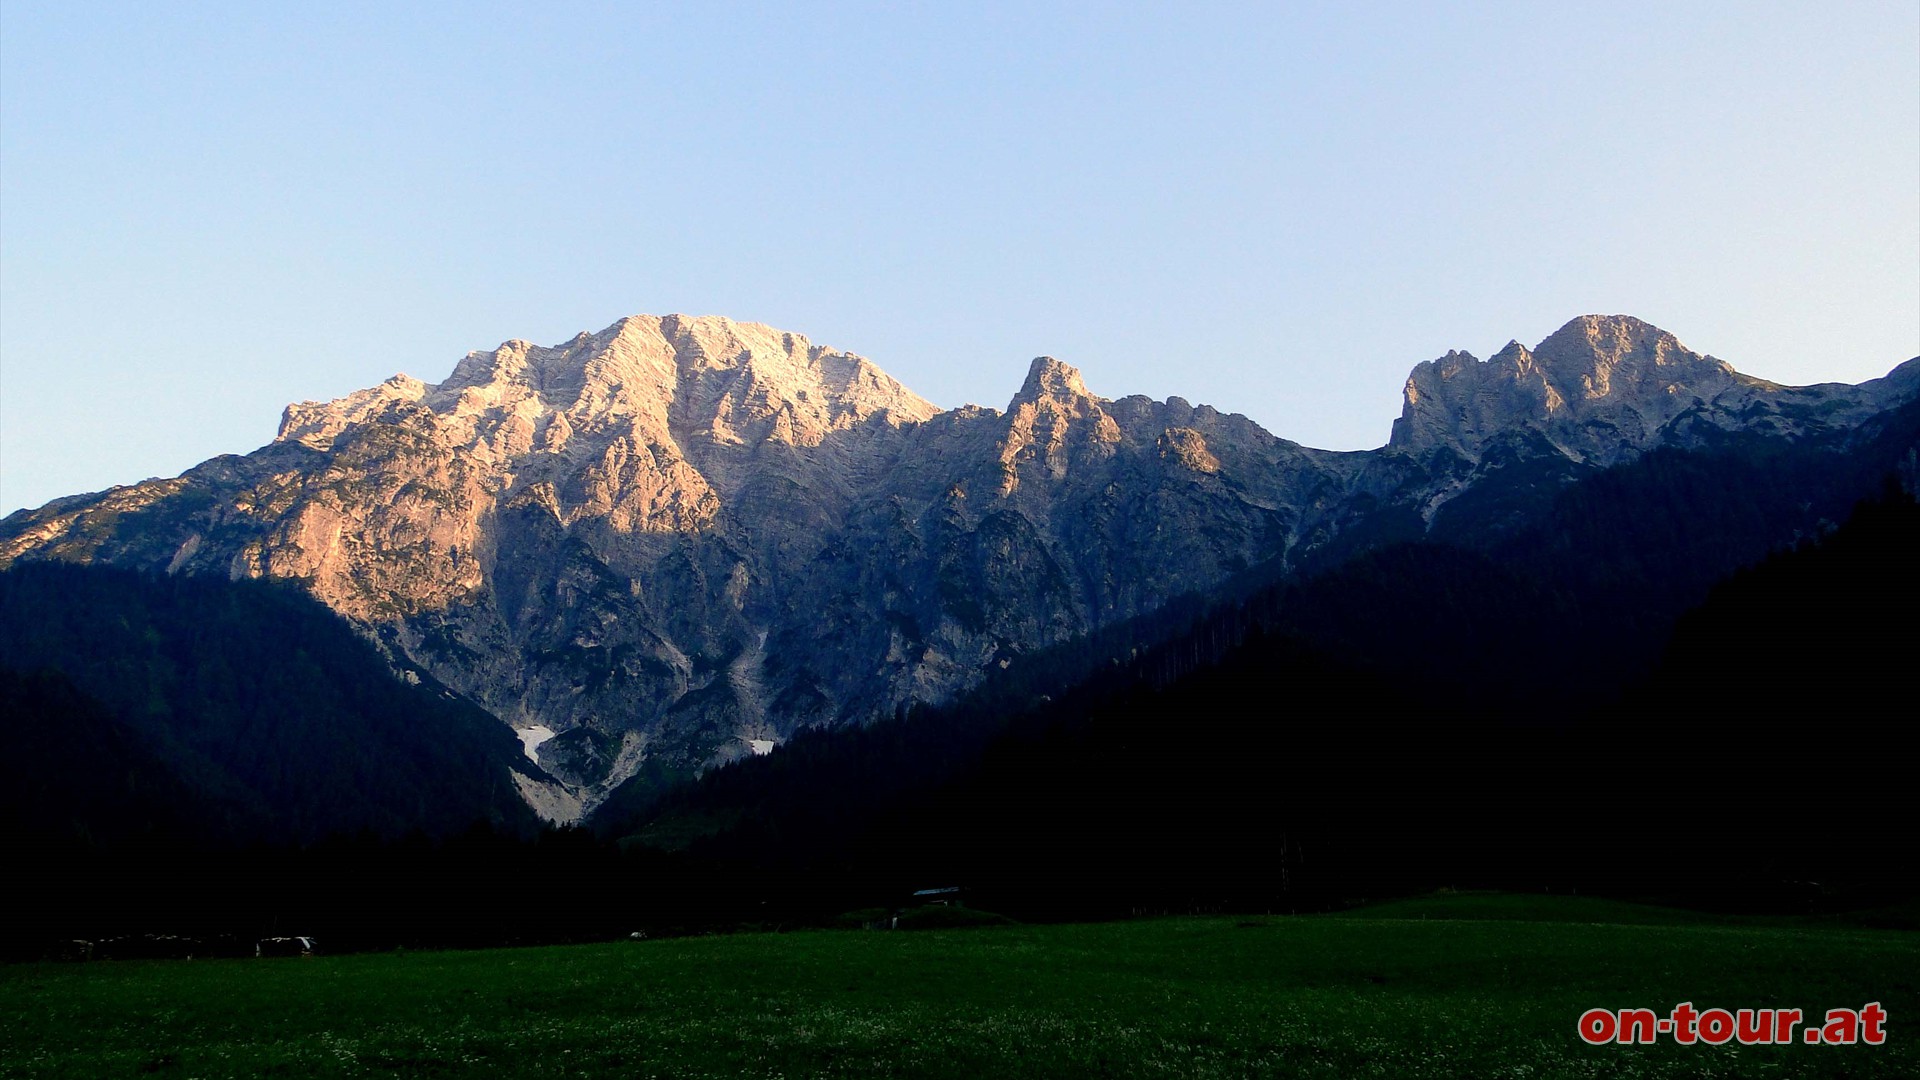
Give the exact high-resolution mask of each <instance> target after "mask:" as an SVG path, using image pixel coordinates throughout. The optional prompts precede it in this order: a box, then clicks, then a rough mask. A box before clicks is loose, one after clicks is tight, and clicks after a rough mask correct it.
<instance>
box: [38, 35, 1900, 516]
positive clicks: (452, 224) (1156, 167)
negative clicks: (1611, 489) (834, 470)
mask: <svg viewBox="0 0 1920 1080" xmlns="http://www.w3.org/2000/svg"><path fill="white" fill-rule="evenodd" d="M676 312H680V313H686V314H716V315H724V316H726V317H728V318H732V319H735V320H738V321H742V322H760V323H766V324H768V325H772V326H776V327H779V328H780V329H783V330H790V331H793V332H795V333H799V334H804V335H806V336H807V337H809V338H810V339H811V340H813V341H814V342H815V343H818V344H823V345H830V346H833V347H835V348H840V349H845V350H847V351H850V352H856V353H859V354H861V355H864V356H867V357H869V358H871V359H872V360H873V361H874V362H876V363H878V364H879V365H880V366H881V367H882V368H884V369H886V370H887V371H888V372H889V373H891V374H892V375H894V376H895V377H896V378H898V379H900V380H901V381H902V382H903V383H905V384H906V385H907V386H908V387H910V388H911V389H913V390H914V391H915V392H917V393H919V394H921V395H922V396H924V397H926V398H928V399H929V400H931V401H933V402H934V403H935V404H937V405H940V406H941V407H943V408H952V407H955V406H958V405H961V404H964V403H969V402H971V403H977V404H981V405H987V406H991V407H995V408H1000V407H1004V406H1005V404H1006V402H1007V400H1008V399H1009V398H1010V397H1011V396H1012V395H1013V394H1014V392H1015V391H1017V390H1018V389H1019V386H1020V383H1021V380H1022V378H1023V376H1024V374H1025V371H1026V365H1027V363H1028V361H1029V360H1030V359H1031V358H1032V357H1034V356H1036V355H1041V354H1047V355H1052V356H1055V357H1058V358H1059V359H1061V360H1063V361H1065V362H1066V363H1069V364H1072V365H1074V366H1076V367H1078V368H1080V369H1081V370H1082V371H1083V372H1084V374H1085V378H1086V382H1087V385H1088V387H1089V389H1090V390H1092V391H1093V392H1094V393H1096V394H1099V395H1101V396H1103V397H1110V398H1118V397H1124V396H1127V395H1129V394H1147V395H1149V396H1152V397H1155V398H1166V397H1168V396H1172V395H1178V396H1180V397H1183V398H1186V399H1188V400H1189V401H1193V402H1195V403H1206V404H1210V405H1213V406H1215V407H1216V408H1219V409H1221V410H1222V411H1227V412H1239V413H1244V414H1246V415H1248V416H1249V417H1251V418H1252V419H1254V420H1255V421H1257V422H1258V423H1260V424H1261V425H1262V426H1264V427H1266V428H1267V429H1268V430H1270V431H1272V432H1273V433H1274V434H1276V435H1280V436H1282V437H1285V438H1288V439H1293V440H1296V441H1299V442H1302V443H1305V444H1307V445H1311V446H1319V447H1324V448H1328V449H1364V448H1368V447H1374V446H1379V445H1381V444H1382V443H1384V442H1385V441H1386V436H1387V431H1388V428H1389V425H1390V424H1391V422H1392V420H1393V418H1394V417H1395V416H1397V415H1398V414H1399V408H1400V403H1399V395H1400V389H1401V386H1402V384H1403V382H1404V381H1405V379H1406V375H1407V372H1408V370H1409V369H1410V368H1411V367H1412V366H1413V365H1414V364H1415V363H1418V362H1419V361H1422V360H1427V359H1432V358H1434V357H1436V356H1439V355H1441V354H1442V353H1444V352H1446V351H1447V350H1449V349H1464V350H1467V351H1470V352H1472V353H1474V354H1475V355H1477V356H1480V357H1483V358H1484V357H1486V356H1488V355H1490V354H1492V353H1493V352H1495V351H1497V350H1498V349H1499V348H1500V347H1501V346H1502V345H1504V344H1505V343H1506V342H1507V341H1508V340H1509V339H1517V340H1519V341H1520V342H1522V343H1523V344H1526V345H1529V346H1531V345H1533V344H1535V343H1537V342H1538V341H1539V340H1540V339H1542V338H1544V337H1545V336H1546V335H1548V334H1549V333H1551V332H1552V331H1553V330H1555V329H1557V328H1558V327H1559V326H1561V325H1562V324H1564V323H1565V322H1567V321H1568V320H1569V319H1572V318H1575V317H1577V316H1580V315H1584V314H1630V315H1635V316H1638V317H1640V318H1643V319H1646V320H1647V321H1649V322H1652V323H1654V324H1656V325H1659V326H1661V327H1662V328H1664V329H1666V330H1669V331H1671V332H1672V333H1674V334H1675V335H1676V336H1678V337H1679V338H1680V340H1681V341H1683V342H1685V343H1686V344H1687V345H1688V346H1689V347H1690V348H1693V349H1696V350H1698V351H1700V352H1703V353H1709V354H1712V355H1714V356H1717V357H1720V358H1721V359H1724V360H1726V361H1728V362H1729V363H1731V364H1733V365H1734V366H1735V367H1736V368H1738V369H1740V370H1741V371H1744V372H1747V373H1749V374H1752V375H1757V376H1760V377H1763V378H1767V379H1771V380H1773V381H1776V382H1781V383H1788V384H1806V383H1813V382H1828V381H1843V382H1859V381H1863V380H1865V379H1870V378H1876V377H1879V376H1881V375H1884V374H1886V373H1887V371H1888V370H1889V369H1891V368H1892V367H1894V366H1895V365H1897V364H1899V363H1901V362H1902V361H1904V360H1906V359H1908V358H1910V357H1913V356H1914V355H1916V354H1917V353H1920V9H1916V7H1915V5H1913V4H1912V3H1910V2H1901V3H1871V2H1867V3H1851V4H1846V5H1827V6H1821V5H1786V4H1765V3H1762V4H1752V3H1742V4H1733V3H1702V4H1694V5H1685V9H1684V10H1674V9H1673V6H1671V5H1660V4H1652V3H1608V4H1589V5H1553V6H1551V7H1550V8H1547V7H1541V6H1538V5H1527V4H1519V3H1511V4H1499V3H1480V4H1467V5H1454V6H1450V7H1448V9H1447V10H1444V11H1438V10H1433V9H1432V8H1431V7H1430V6H1428V5H1416V4H1404V5H1403V4H1387V5H1374V6H1359V7H1356V6H1351V5H1347V6H1334V5H1328V6H1320V5H1308V4H1289V5H1281V6H1275V7H1274V8H1272V9H1271V10H1268V9H1252V8H1250V7H1249V6H1245V5H1222V6H1213V5H1180V6H1179V7H1177V8H1173V7H1169V8H1166V9H1161V10H1159V11H1149V10H1141V9H1124V10H1123V9H1119V8H1112V9H1108V8H1105V7H1101V8H1086V9H1081V8H1074V7H1067V6H1058V5H1038V6H1036V5H1024V4H1023V5H983V6H973V7H969V8H967V9H965V10H949V9H945V8H942V9H936V10H924V11H922V10H896V9H893V8H888V7H878V6H874V7H869V6H865V5H842V4H835V5H821V6H817V5H806V6H798V5H796V6H793V7H785V8H783V7H778V6H772V5H754V6H724V7H723V6H702V7H700V8H698V9H691V8H690V9H686V10H679V9H672V8H666V7H659V8H654V7H643V8H638V9H635V8H631V7H629V6H626V5H618V4H567V3H557V4H554V5H543V6H541V7H540V8H539V9H537V10H534V11H527V10H522V9H520V8H517V7H515V6H509V5H499V6H488V5H482V6H478V7H476V6H472V5H462V6H459V7H455V6H452V5H436V4H422V5H409V6H406V7H405V8H403V9H399V10H393V9H390V8H388V7H382V6H371V5H368V6H358V5H344V6H331V5H329V6H327V7H326V8H325V9H324V10H321V9H314V10H302V9H291V10H282V9H280V8H278V7H277V6H264V7H263V6H259V5H239V4H231V5H218V4H215V5H193V4H189V5H180V6H176V5H166V6H163V7H158V6H153V5H131V4H105V5H101V4H85V3H60V4H53V3H35V2H28V0H10V2H9V3H7V4H6V5H5V6H4V7H0V513H4V512H11V511H13V510H15V509H18V508H21V507H27V506H38V505H40V504H42V503H44V502H46V501H47V500H49V499H52V498H55V497H58V496H61V495H66V494H74V493H78V492H83V491H91V490H98V489H101V488H105V487H108V486H111V485H115V484H127V483H134V482H138V481H140V480H142V479H146V478H148V477H152V476H172V475H176V474H178V473H180V472H181V471H183V470H185V469H187V468H189V467H191V466H193V465H195V464H197V463H198V462H200V461H202V460H205V459H207V458H209V457H212V456H215V455H217V454H223V453H246V452H249V451H251V450H253V449H255V448H257V447H259V446H260V445H262V444H264V443H266V442H267V441H268V440H269V439H270V438H271V437H272V435H273V433H274V430H275V427H276V425H277V422H278V420H279V416H280V410H281V408H282V407H283V406H285V405H286V404H287V403H289V402H293V401H302V400H325V399H329V398H333V397H338V396H340V395H343V394H346V393H350V392H351V391H353V390H356V389H360V388H362V387H366V386H371V385H374V384H376V383H378V382H380V381H381V380H383V379H386V378H387V377H389V376H391V375H393V374H395V373H398V372H405V373H407V374H410V375H413V376H416V377H418V378H420V379H422V380H424V381H427V382H430V383H432V382H439V381H440V380H442V379H444V378H445V377H446V376H447V374H448V373H449V372H451V371H452V369H453V365H454V363H455V362H457V361H458V359H459V358H460V357H461V356H462V355H464V354H465V353H467V352H469V351H471V350H485V349H491V348H493V347H494V346H495V345H497V344H499V343H500V342H502V341H505V340H507V339H510V338H521V339H525V340H529V341H533V342H536V343H539V344H553V343H556V342H561V341H565V340H567V339H568V338H570V337H572V336H573V335H574V334H575V333H576V332H579V331H582V330H585V331H589V332H592V331H598V330H600V329H602V328H604V327H606V326H607V325H609V324H611V323H613V322H614V321H616V320H617V319H619V318H621V317H624V316H627V315H633V314H639V313H649V314H656V315H664V314H670V313H676Z"/></svg>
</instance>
